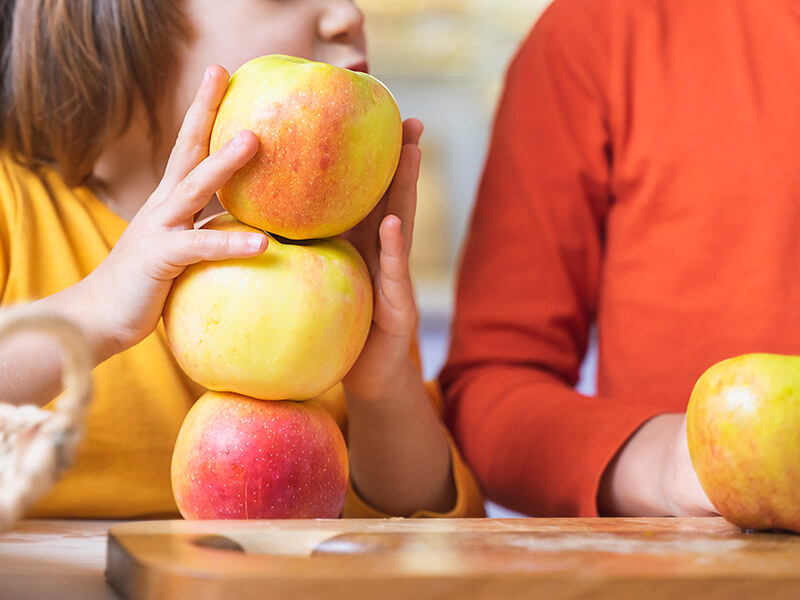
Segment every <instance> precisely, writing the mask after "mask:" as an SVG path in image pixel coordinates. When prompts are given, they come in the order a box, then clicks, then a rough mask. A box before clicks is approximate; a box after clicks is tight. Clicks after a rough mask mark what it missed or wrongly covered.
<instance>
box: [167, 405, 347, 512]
mask: <svg viewBox="0 0 800 600" xmlns="http://www.w3.org/2000/svg"><path fill="white" fill-rule="evenodd" d="M348 474H349V467H348V460H347V448H346V445H345V442H344V438H343V436H342V433H341V431H340V430H339V427H338V426H337V425H336V422H335V421H334V420H333V418H332V417H331V416H330V415H329V414H328V413H327V412H326V411H325V409H324V408H322V406H321V405H319V404H317V403H316V402H314V401H304V402H292V401H272V400H256V399H253V398H249V397H247V396H241V395H239V394H234V393H231V392H207V393H206V394H204V395H203V396H202V397H201V398H200V399H199V400H198V401H197V402H196V403H195V404H194V406H193V407H192V408H191V410H190V411H189V413H188V414H187V415H186V418H185V420H184V422H183V425H182V426H181V430H180V432H179V433H178V439H177V441H176V442H175V450H174V452H173V455H172V490H173V494H174V495H175V501H176V503H177V504H178V509H179V510H180V512H181V514H182V515H183V516H184V518H186V519H289V518H291V519H304V518H309V519H310V518H336V517H338V516H339V513H340V512H341V510H342V506H343V504H344V499H345V495H346V493H347V479H348Z"/></svg>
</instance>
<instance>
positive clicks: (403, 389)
mask: <svg viewBox="0 0 800 600" xmlns="http://www.w3.org/2000/svg"><path fill="white" fill-rule="evenodd" d="M343 384H344V392H345V397H346V399H347V411H348V414H350V415H352V414H353V413H354V412H356V413H360V414H362V415H363V416H365V417H369V418H371V419H380V420H382V419H393V418H395V417H396V415H397V414H398V413H401V412H404V411H406V410H408V408H409V407H408V405H409V403H410V402H412V401H413V399H414V398H415V397H416V396H417V395H418V392H419V390H423V391H424V384H423V381H422V374H421V373H420V372H419V369H418V368H417V366H416V365H415V364H414V362H413V361H412V360H411V357H406V358H404V359H403V361H402V363H401V364H400V365H399V366H398V369H397V371H396V375H395V376H393V377H391V378H388V379H387V383H385V384H382V385H381V387H380V389H376V390H372V391H371V392H369V393H363V392H360V391H359V390H356V389H354V388H353V386H351V385H348V382H347V379H345V381H344V382H343Z"/></svg>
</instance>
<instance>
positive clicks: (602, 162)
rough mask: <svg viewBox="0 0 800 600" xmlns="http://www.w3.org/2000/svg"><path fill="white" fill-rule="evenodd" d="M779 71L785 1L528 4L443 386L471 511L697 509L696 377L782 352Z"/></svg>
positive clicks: (798, 26) (785, 300) (794, 318)
mask: <svg viewBox="0 0 800 600" xmlns="http://www.w3.org/2000/svg"><path fill="white" fill-rule="evenodd" d="M798 64H800V21H799V20H798V6H797V4H796V3H792V2H750V1H748V0H731V1H727V0H726V1H724V2H691V1H690V2H673V1H670V0H555V1H554V2H553V3H552V4H551V5H550V7H549V8H548V9H547V10H546V11H545V13H544V14H543V16H542V17H541V19H540V20H539V22H538V23H537V24H536V26H535V27H534V28H533V31H532V32H531V35H530V36H529V37H528V39H527V40H526V41H525V43H524V44H523V45H522V46H521V48H520V50H519V52H518V55H517V56H516V58H515V60H514V61H513V63H512V65H511V67H510V69H509V72H508V78H507V82H506V89H505V93H504V96H503V100H502V102H501V104H500V107H499V108H498V113H497V119H496V123H495V129H494V135H493V139H492V146H491V150H490V152H489V157H488V159H487V163H486V169H485V172H484V176H483V181H482V184H481V188H480V192H479V196H478V201H477V204H476V208H475V214H474V216H473V219H472V226H471V231H470V235H469V240H468V243H467V244H466V246H465V248H466V252H465V256H464V260H463V263H462V267H461V274H460V281H459V291H458V299H457V308H456V318H455V321H454V334H453V340H454V343H453V346H452V348H451V352H450V357H449V359H448V364H447V365H446V366H445V368H444V370H443V372H442V374H441V378H440V380H441V382H442V387H443V389H444V391H445V395H446V397H447V400H448V402H447V404H448V421H449V422H450V423H451V424H452V427H453V431H454V437H455V438H456V440H457V441H459V442H460V443H461V448H462V450H463V452H464V455H465V458H466V459H467V460H468V462H469V463H470V465H471V466H473V467H474V469H475V472H476V475H477V476H478V478H479V479H480V480H481V482H482V484H483V489H484V490H485V491H486V494H487V496H488V497H489V498H490V499H493V500H496V501H499V502H501V503H502V504H504V505H506V506H509V507H511V508H514V509H515V510H519V511H524V512H526V513H528V514H532V515H536V516H545V515H547V516H576V515H580V516H592V515H597V514H603V515H622V516H625V515H633V516H650V515H680V516H688V515H692V516H698V515H709V514H714V513H715V512H716V511H715V509H714V507H713V506H712V504H711V503H710V502H709V499H708V498H707V497H706V495H705V493H704V491H703V489H702V488H701V486H700V483H699V481H698V479H697V476H696V474H695V472H694V469H693V467H692V463H691V460H690V457H689V451H688V445H687V438H686V428H685V410H686V406H687V402H688V401H689V397H690V393H691V391H692V387H693V385H694V383H695V382H696V381H697V378H698V377H699V376H700V375H701V374H702V373H703V371H704V370H705V369H707V368H708V367H710V366H711V365H713V364H714V363H716V362H718V361H720V360H722V359H725V358H728V357H731V356H736V355H740V354H745V353H749V352H773V353H778V354H799V353H800V312H798V310H797V299H798V297H800V284H798V281H797V277H796V274H797V273H798V271H800V252H798V245H797V231H798V225H800V212H798V206H800V205H799V204H798V199H800V177H798V164H797V157H798V156H799V155H800V113H798V111H797V110H795V108H794V105H795V102H796V97H797V95H796V94H795V93H794V92H795V90H800V87H798V80H797V77H796V74H797V66H796V65H798ZM593 323H596V324H597V331H598V367H599V368H598V377H597V396H596V397H586V396H583V395H581V394H579V393H577V392H576V391H575V390H574V389H573V386H574V384H575V383H576V380H577V377H578V369H579V366H580V364H581V360H582V358H583V355H584V353H585V351H586V347H587V344H588V340H589V331H590V327H591V326H592V324H593ZM743 443H746V441H745V440H743Z"/></svg>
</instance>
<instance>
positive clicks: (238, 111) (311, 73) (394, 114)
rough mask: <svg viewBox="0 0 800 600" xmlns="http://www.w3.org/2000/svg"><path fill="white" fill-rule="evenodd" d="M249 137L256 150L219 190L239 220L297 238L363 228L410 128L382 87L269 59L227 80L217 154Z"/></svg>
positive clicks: (215, 135)
mask: <svg viewBox="0 0 800 600" xmlns="http://www.w3.org/2000/svg"><path fill="white" fill-rule="evenodd" d="M243 129H249V130H251V131H252V132H253V133H255V134H256V136H257V137H258V141H259V148H258V152H257V153H256V155H255V157H254V158H253V159H252V160H251V161H250V162H249V163H248V164H247V165H245V166H244V167H243V168H241V169H240V170H239V171H237V172H236V173H235V174H234V176H233V177H232V178H231V179H230V181H228V182H227V183H226V184H225V185H224V186H222V189H220V190H219V192H218V197H219V200H220V202H221V203H222V205H223V206H224V207H225V209H226V210H227V211H228V212H229V213H231V214H232V215H234V216H235V217H236V218H238V219H239V220H240V221H242V222H244V223H247V224H248V225H251V226H253V227H257V228H259V229H262V230H264V231H268V232H270V233H273V234H276V235H279V236H282V237H286V238H290V239H311V238H324V237H332V236H335V235H338V234H340V233H343V232H344V231H346V230H348V229H350V228H351V227H353V226H354V225H356V224H357V223H358V222H359V221H361V220H362V219H363V218H364V217H365V216H366V215H367V214H369V212H370V211H371V210H372V209H373V208H374V207H375V205H376V204H377V203H378V201H379V200H380V198H381V196H382V195H383V193H384V192H385V191H386V189H387V188H388V186H389V183H390V182H391V180H392V177H393V175H394V172H395V169H396V168H397V163H398V161H399V159H400V148H401V146H402V140H403V125H402V119H401V117H400V111H399V109H398V107H397V103H396V102H395V100H394V98H393V97H392V94H391V93H390V92H389V90H388V89H387V88H386V87H385V86H384V85H383V84H382V83H381V82H380V81H378V80H377V79H375V78H374V77H372V76H371V75H368V74H366V73H360V72H355V71H350V70H348V69H345V68H342V67H336V66H333V65H329V64H326V63H320V62H313V61H308V60H304V59H301V58H294V57H290V56H284V55H269V56H262V57H260V58H256V59H253V60H251V61H249V62H247V63H245V64H244V65H242V66H241V67H240V68H239V69H238V70H237V71H236V72H235V73H234V74H233V76H232V77H231V78H230V81H229V83H228V88H227V91H226V93H225V96H224V97H223V99H222V102H221V103H220V106H219V111H218V113H217V117H216V120H215V123H214V127H213V130H212V133H211V142H210V150H211V152H214V151H215V150H217V149H218V148H219V147H220V146H222V145H223V144H224V143H225V142H227V141H228V140H229V139H231V138H232V137H234V136H235V135H236V134H237V133H238V132H239V131H241V130H243Z"/></svg>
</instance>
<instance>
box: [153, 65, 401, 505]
mask: <svg viewBox="0 0 800 600" xmlns="http://www.w3.org/2000/svg"><path fill="white" fill-rule="evenodd" d="M243 129H249V130H251V131H253V132H254V133H255V134H256V136H257V137H258V138H259V150H258V153H257V154H256V156H255V157H254V158H253V159H252V160H251V161H250V162H249V163H248V164H247V165H246V166H245V167H243V168H242V169H240V170H239V171H238V172H237V173H236V174H235V175H234V177H233V178H232V179H231V180H230V181H229V182H228V183H227V184H226V185H225V186H224V187H223V188H222V189H220V190H219V192H218V197H219V200H220V202H221V203H222V205H223V207H224V208H225V209H226V210H227V211H228V213H229V214H228V215H224V216H220V217H217V218H215V219H213V220H212V221H210V222H209V223H207V224H206V225H205V227H208V228H213V229H221V230H238V231H248V230H260V231H264V232H266V233H267V234H268V235H269V236H270V239H269V247H268V249H267V251H266V252H265V253H264V254H262V255H260V256H258V257H254V258H247V259H236V260H227V261H221V262H207V263H200V264H197V265H194V266H190V267H188V268H187V269H186V271H185V272H184V273H183V274H182V275H181V276H180V277H179V278H178V279H177V280H176V281H175V283H174V285H173V287H172V291H171V292H170V296H169V298H168V300H167V304H166V306H165V310H164V324H165V327H166V332H167V337H168V340H169V343H170V346H171V348H172V350H173V352H174V354H175V357H176V359H177V361H178V363H179V364H180V366H181V368H182V369H183V370H184V371H185V372H186V373H187V375H189V376H190V377H191V378H192V379H194V380H195V381H196V382H198V383H199V384H201V385H203V386H204V387H206V388H207V389H208V390H209V391H208V392H207V393H206V394H205V395H203V396H202V397H201V398H200V399H199V400H198V401H197V402H196V403H195V405H194V406H193V407H192V409H191V410H190V411H189V413H188V414H187V416H186V418H185V420H184V423H183V425H182V427H181V430H180V432H179V434H178V438H177V441H176V445H175V450H174V453H173V458H172V487H173V493H174V495H175V500H176V502H177V505H178V508H179V510H180V511H181V514H182V515H183V516H184V517H185V518H187V519H234V518H242V519H245V518H250V519H256V518H258V519H267V518H333V517H337V516H338V515H339V513H340V511H341V509H342V505H343V503H344V499H345V495H346V491H347V481H348V460H347V451H346V447H345V442H344V439H343V437H342V433H341V431H340V429H339V427H338V425H337V424H336V422H335V421H334V419H333V418H332V417H331V416H329V414H328V413H327V412H326V410H325V409H324V408H323V407H322V405H320V404H319V403H317V402H316V401H315V400H313V398H315V397H316V396H318V395H319V394H321V393H323V392H325V391H326V390H328V389H329V388H331V387H332V386H333V385H335V384H336V383H338V382H339V381H341V379H342V378H343V377H344V375H345V374H346V373H347V371H348V370H349V368H350V367H351V366H352V364H353V363H354V362H355V360H356V358H357V357H358V355H359V353H360V352H361V350H362V348H363V345H364V343H365V341H366V338H367V334H368V332H369V328H370V324H371V321H372V300H373V296H372V294H373V292H372V285H371V280H370V275H369V272H368V270H367V267H366V265H365V264H364V261H363V260H362V258H361V256H360V255H359V253H358V252H357V251H356V249H355V248H354V247H353V246H352V245H351V244H350V243H349V242H347V241H346V240H345V239H343V238H342V237H339V234H341V233H343V232H345V231H347V230H348V229H350V228H352V227H353V226H354V225H356V224H357V223H358V222H359V221H361V220H362V219H363V218H364V217H365V216H366V215H367V214H368V213H369V212H370V211H371V210H372V209H373V208H374V207H375V205H376V204H377V203H378V201H379V200H380V198H381V196H382V195H383V193H384V192H385V190H386V189H387V187H388V186H389V183H390V181H391V179H392V176H393V175H394V171H395V169H396V168H397V163H398V160H399V156H400V148H401V145H402V122H401V118H400V113H399V110H398V108H397V104H396V103H395V101H394V99H393V97H392V95H391V94H390V93H389V91H388V90H387V89H386V88H385V87H384V86H383V85H382V84H381V83H380V82H379V81H378V80H377V79H375V78H373V77H371V76H369V75H367V74H365V73H356V72H352V71H349V70H347V69H343V68H340V67H334V66H331V65H327V64H324V63H316V62H311V61H306V60H303V59H298V58H293V57H288V56H281V55H273V56H265V57H261V58H258V59H255V60H252V61H250V62H249V63H247V64H245V65H244V66H242V67H241V68H240V69H239V70H237V71H236V73H234V75H233V76H232V77H231V79H230V82H229V84H228V89H227V91H226V94H225V96H224V98H223V100H222V103H221V105H220V108H219V111H218V114H217V118H216V121H215V124H214V128H213V131H212V136H211V144H210V150H211V151H212V152H213V151H215V150H216V149H217V148H218V147H220V146H221V145H222V144H223V143H224V142H225V141H226V140H228V139H230V138H232V137H233V136H234V135H235V134H236V133H238V132H239V131H241V130H243Z"/></svg>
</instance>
